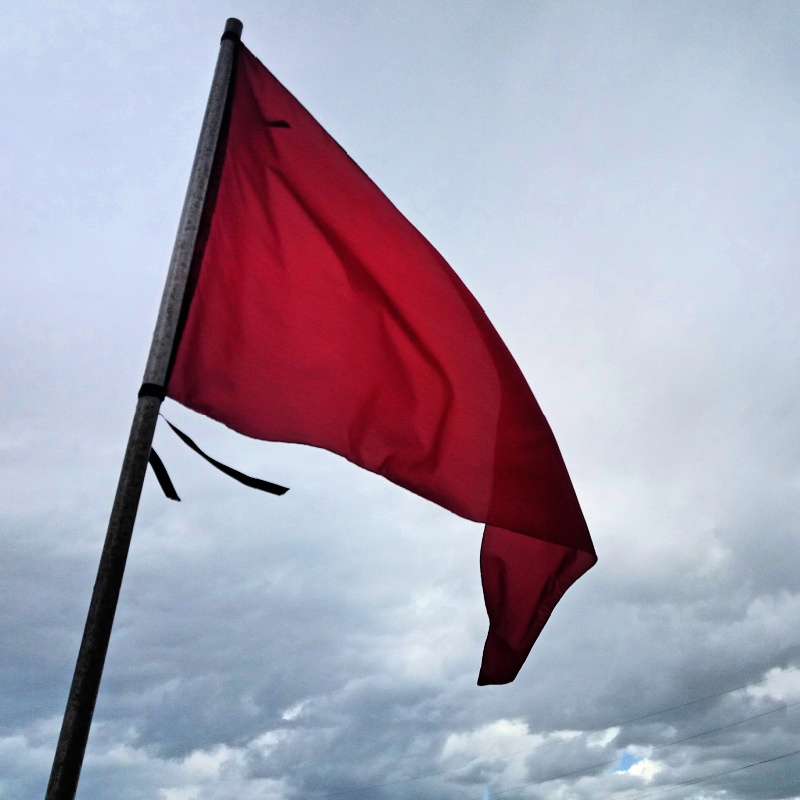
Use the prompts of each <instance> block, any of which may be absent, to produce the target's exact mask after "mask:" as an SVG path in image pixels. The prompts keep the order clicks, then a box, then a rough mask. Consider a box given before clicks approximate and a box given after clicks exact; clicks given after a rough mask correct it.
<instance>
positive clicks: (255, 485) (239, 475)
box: [154, 414, 289, 497]
mask: <svg viewBox="0 0 800 800" xmlns="http://www.w3.org/2000/svg"><path fill="white" fill-rule="evenodd" d="M161 417H162V418H163V420H164V422H166V423H167V425H169V426H170V428H172V430H173V431H175V433H176V434H177V435H178V436H179V437H180V438H181V439H182V440H183V441H184V443H185V444H186V445H188V446H189V447H191V448H192V450H194V451H195V453H197V454H198V455H200V456H202V457H203V458H204V459H205V460H206V461H208V463H209V464H211V465H212V466H215V467H216V468H217V469H218V470H219V471H220V472H224V473H225V474H226V475H228V476H229V477H231V478H233V479H234V480H236V481H239V483H243V484H244V485H245V486H249V487H250V488H251V489H259V490H260V491H262V492H269V493H270V494H276V495H278V496H280V495H282V494H286V492H288V491H289V489H288V487H286V486H279V485H278V484H277V483H270V482H269V481H262V480H261V478H251V477H250V476H249V475H245V474H244V473H243V472H239V470H238V469H233V467H229V466H227V465H226V464H223V463H221V462H220V461H217V460H216V459H215V458H211V456H210V455H208V454H207V453H204V452H203V451H202V450H201V449H200V448H199V447H198V446H197V445H196V444H195V443H194V442H193V441H192V440H191V439H190V438H189V437H188V436H187V435H186V434H185V433H184V432H183V431H182V430H180V429H179V428H176V427H175V426H174V425H173V424H172V423H171V422H170V421H169V420H168V419H167V418H166V417H165V416H164V415H163V414H161ZM154 469H155V468H154ZM173 491H174V490H173ZM167 497H169V495H167Z"/></svg>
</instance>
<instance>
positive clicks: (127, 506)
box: [45, 19, 242, 800]
mask: <svg viewBox="0 0 800 800" xmlns="http://www.w3.org/2000/svg"><path fill="white" fill-rule="evenodd" d="M241 33H242V23H241V22H239V20H237V19H229V20H228V21H227V22H226V24H225V34H224V35H223V39H222V42H221V44H220V51H219V57H218V59H217V66H216V70H215V72H214V79H213V82H212V84H211V93H210V95H209V98H208V105H207V106H206V113H205V117H204V119H203V127H202V129H201V131H200V140H199V142H198V144H197V152H196V153H195V158H194V164H193V165H192V173H191V177H190V178H189V187H188V189H187V190H186V199H185V201H184V204H183V212H182V214H181V220H180V224H179V226H178V234H177V237H176V239H175V247H174V248H173V251H172V259H171V260H170V265H169V272H168V273H167V282H166V285H165V287H164V294H163V296H162V298H161V307H160V309H159V312H158V320H157V322H156V328H155V332H154V334H153V343H152V345H151V347H150V355H149V357H148V359H147V367H146V368H145V373H144V382H145V383H151V384H156V385H158V386H164V383H165V381H166V379H167V370H168V369H169V362H170V358H171V355H172V349H173V345H174V342H175V335H176V332H177V328H178V319H179V316H180V311H181V306H182V303H183V296H184V292H185V288H186V283H187V280H188V277H189V268H190V267H191V262H192V257H193V255H194V249H195V243H196V240H197V232H198V228H199V225H200V217H201V215H202V212H203V205H204V203H205V198H206V191H207V189H208V183H209V177H210V175H211V168H212V164H213V162H214V155H215V153H216V149H217V141H218V140H219V134H220V129H221V127H222V118H223V114H224V111H225V102H226V99H227V96H228V88H229V85H230V78H231V73H232V70H233V62H234V56H235V53H236V44H237V41H238V40H239V38H240V37H241ZM160 406H161V400H160V399H159V398H157V397H140V398H139V401H138V403H137V404H136V412H135V413H134V416H133V425H132V426H131V433H130V436H129V438H128V447H127V449H126V451H125V457H124V459H123V462H122V471H121V473H120V477H119V483H118V484H117V493H116V496H115V497H114V505H113V506H112V509H111V518H110V520H109V523H108V532H107V533H106V540H105V544H104V546H103V553H102V555H101V557H100V565H99V567H98V569H97V579H96V581H95V584H94V591H93V593H92V600H91V603H90V605H89V613H88V615H87V618H86V627H85V628H84V632H83V640H82V641H81V647H80V651H79V652H78V660H77V662H76V664H75V674H74V675H73V678H72V686H71V687H70V691H69V698H68V700H67V708H66V711H65V712H64V721H63V723H62V725H61V734H60V735H59V738H58V745H57V746H56V753H55V757H54V759H53V768H52V770H51V772H50V782H49V784H48V786H47V794H46V796H45V800H73V798H74V797H75V792H76V791H77V788H78V778H79V777H80V772H81V765H82V764H83V755H84V752H85V750H86V742H87V740H88V738H89V729H90V727H91V724H92V715H93V713H94V706H95V701H96V700H97V692H98V689H99V688H100V678H101V676H102V673H103V664H104V662H105V658H106V652H107V650H108V641H109V638H110V637H111V627H112V625H113V623H114V613H115V611H116V608H117V600H118V598H119V592H120V587H121V586H122V575H123V573H124V571H125V561H126V559H127V557H128V549H129V547H130V543H131V535H132V533H133V524H134V522H135V520H136V512H137V510H138V507H139V498H140V496H141V493H142V484H143V483H144V476H145V473H146V471H147V461H148V458H149V456H150V447H151V445H152V442H153V434H154V433H155V429H156V421H157V419H158V410H159V407H160Z"/></svg>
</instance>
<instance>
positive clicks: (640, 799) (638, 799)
mask: <svg viewBox="0 0 800 800" xmlns="http://www.w3.org/2000/svg"><path fill="white" fill-rule="evenodd" d="M796 755H800V750H793V751H792V752H791V753H784V754H783V755H782V756H773V757H772V758H765V759H764V760H763V761H754V762H753V763H752V764H747V765H745V766H744V767H734V768H733V769H726V770H723V771H722V772H715V773H714V774H713V775H705V776H703V777H702V778H692V779H691V780H688V781H681V782H680V783H675V784H673V785H672V786H667V787H666V788H664V789H659V790H658V791H655V792H646V793H644V794H634V795H632V796H630V797H628V798H626V800H644V798H645V797H655V795H657V794H667V792H672V791H674V790H675V789H680V788H681V786H692V785H693V784H695V783H703V781H710V780H711V779H712V778H720V777H722V776H723V775H730V774H732V773H734V772H743V771H744V770H746V769H752V768H753V767H760V766H761V765H762V764H769V763H771V762H772V761H780V760H781V759H782V758H789V757H790V756H796Z"/></svg>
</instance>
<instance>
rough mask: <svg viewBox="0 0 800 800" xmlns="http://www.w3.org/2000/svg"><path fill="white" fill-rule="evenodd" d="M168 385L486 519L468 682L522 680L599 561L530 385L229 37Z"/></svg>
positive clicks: (363, 184)
mask: <svg viewBox="0 0 800 800" xmlns="http://www.w3.org/2000/svg"><path fill="white" fill-rule="evenodd" d="M232 91H233V97H232V101H231V107H230V118H229V123H228V125H229V127H228V129H227V139H226V141H225V144H224V151H223V152H221V153H220V158H221V160H220V165H221V171H220V172H219V176H218V177H219V182H218V185H217V186H216V193H215V199H214V204H213V213H211V215H210V217H209V219H208V228H207V232H206V235H205V236H204V237H203V241H202V249H201V251H198V254H197V257H196V263H195V269H196V273H195V275H194V287H193V291H192V295H191V300H190V304H189V306H188V311H187V313H186V315H185V325H184V328H183V331H182V334H181V337H180V341H179V344H178V346H177V350H176V354H175V359H174V365H173V369H172V373H171V376H170V380H169V385H168V395H169V396H170V397H172V398H174V399H175V400H177V401H179V402H180V403H182V404H184V405H186V406H188V407H189V408H192V409H194V410H196V411H199V412H201V413H203V414H206V415H208V416H210V417H212V418H214V419H216V420H218V421H220V422H223V423H224V424H226V425H228V426H229V427H231V428H233V429H234V430H236V431H239V432H240V433H243V434H246V435H248V436H251V437H254V438H258V439H265V440H270V441H281V442H297V443H303V444H309V445H314V446H317V447H322V448H325V449H327V450H330V451H332V452H334V453H337V454H339V455H341V456H343V457H345V458H347V459H348V460H350V461H351V462H353V463H355V464H357V465H359V466H361V467H363V468H365V469H368V470H370V471H372V472H375V473H378V474H380V475H383V476H385V477H386V478H388V479H389V480H391V481H393V482H394V483H396V484H398V485H400V486H403V487H405V488H406V489H409V490H410V491H412V492H415V493H416V494H418V495H421V496H422V497H425V498H427V499H429V500H432V501H433V502H435V503H438V504H439V505H441V506H443V507H445V508H447V509H450V510H451V511H453V512H455V513H456V514H459V515H461V516H463V517H466V518H468V519H471V520H475V521H478V522H483V523H486V526H487V527H486V529H485V532H484V540H483V545H482V549H481V575H482V579H483V586H484V596H485V599H486V606H487V611H488V614H489V622H490V629H489V635H488V637H487V641H486V645H485V648H484V656H483V664H482V667H481V673H480V676H479V680H478V682H479V683H482V684H486V683H507V682H509V681H511V680H513V679H514V677H515V676H516V674H517V672H518V671H519V668H520V667H521V665H522V663H523V662H524V660H525V658H526V657H527V655H528V652H529V651H530V648H531V646H532V645H533V643H534V641H535V639H536V637H537V636H538V634H539V632H540V631H541V629H542V627H543V625H544V624H545V622H546V620H547V618H548V616H549V615H550V612H551V611H552V609H553V607H554V606H555V604H556V603H557V602H558V600H559V599H560V597H561V596H562V595H563V593H564V592H565V591H566V590H567V588H569V586H570V585H571V584H572V583H573V582H574V581H575V580H577V578H578V577H580V575H582V574H583V573H584V572H585V571H586V570H587V569H589V568H590V567H591V566H592V565H593V564H594V562H595V561H596V556H595V553H594V549H593V546H592V542H591V539H590V536H589V532H588V530H587V527H586V523H585V521H584V518H583V514H582V512H581V509H580V506H579V504H578V500H577V498H576V495H575V492H574V490H573V487H572V483H571V481H570V478H569V475H568V473H567V470H566V467H565V465H564V462H563V459H562V457H561V454H560V452H559V449H558V446H557V444H556V441H555V439H554V437H553V434H552V433H551V431H550V428H549V426H548V424H547V421H546V420H545V418H544V416H543V414H542V412H541V410H540V409H539V406H538V404H537V402H536V400H535V399H534V397H533V394H532V393H531V390H530V389H529V387H528V384H527V382H526V381H525V378H524V377H523V375H522V373H521V371H520V370H519V368H518V366H517V365H516V363H515V361H514V359H513V358H512V356H511V354H510V353H509V351H508V350H507V348H506V347H505V345H504V344H503V342H502V341H501V339H500V337H499V335H498V334H497V332H496V331H495V329H494V328H493V326H492V325H491V323H490V322H489V320H488V319H487V317H486V315H485V313H484V312H483V310H482V309H481V307H480V306H479V305H478V303H477V301H476V300H475V299H474V298H473V296H472V295H471V294H470V292H469V291H468V290H467V288H466V287H465V286H464V284H463V283H462V282H461V281H460V280H459V278H458V277H457V276H456V274H455V273H454V272H453V270H452V269H451V268H450V267H449V265H448V264H447V263H446V262H445V261H444V259H443V258H442V257H441V256H440V255H439V253H438V252H437V251H436V250H435V249H434V248H433V247H432V246H431V245H430V243H429V242H428V241H427V240H426V239H425V238H424V237H423V236H422V235H421V234H420V233H419V232H418V231H417V230H416V229H415V228H414V227H413V226H412V225H411V223H410V222H408V220H406V219H405V217H404V216H403V215H402V214H401V213H400V212H399V211H398V210H397V209H396V208H395V207H394V205H392V203H391V202H390V201H389V200H388V199H387V198H386V196H385V195H384V194H383V193H382V192H381V191H380V190H379V189H378V188H377V186H375V184H374V183H373V182H372V181H371V180H370V179H369V178H368V177H367V176H366V175H365V174H364V173H363V172H362V171H361V169H360V168H359V167H358V166H357V165H356V164H355V163H354V162H353V161H352V160H351V159H350V158H349V156H348V155H347V154H346V153H345V151H344V150H343V149H342V148H341V147H340V146H339V145H338V144H337V143H336V142H335V141H334V140H333V139H332V138H331V137H330V136H329V135H328V134H327V133H326V132H325V131H324V130H323V128H322V127H321V126H320V125H319V124H318V123H317V122H316V121H315V120H314V119H313V117H311V115H310V114H309V113H308V112H307V111H306V110H305V109H304V108H303V106H301V105H300V103H298V101H297V100H296V99H295V98H294V97H293V96H292V95H291V94H290V93H289V92H288V91H287V90H286V89H285V88H284V87H283V86H282V85H281V84H280V83H279V82H278V81H277V80H276V79H275V78H274V76H273V75H272V74H271V73H270V72H269V71H268V70H267V69H266V68H265V67H264V66H263V65H262V64H261V63H260V62H259V61H258V60H257V59H256V58H255V57H254V56H253V55H252V54H251V53H250V52H249V51H248V50H247V49H246V48H245V47H244V46H243V45H240V49H239V54H238V62H237V67H236V72H235V82H234V85H233V86H232Z"/></svg>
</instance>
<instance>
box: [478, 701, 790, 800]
mask: <svg viewBox="0 0 800 800" xmlns="http://www.w3.org/2000/svg"><path fill="white" fill-rule="evenodd" d="M797 705H800V700H796V701H795V702H794V703H787V704H785V705H782V706H778V707H777V708H773V709H771V710H770V711H763V712H762V713H760V714H755V715H754V716H752V717H745V718H744V719H740V720H739V721H738V722H729V723H728V724H727V725H721V726H720V727H718V728H710V729H709V730H707V731H702V732H701V733H693V734H692V735H691V736H685V737H684V738H683V739H677V740H676V741H674V742H667V743H666V744H660V745H658V746H657V747H653V748H651V749H650V752H651V753H654V752H656V751H657V750H664V749H665V748H667V747H674V746H675V745H676V744H683V743H684V742H688V741H691V740H692V739H699V738H700V737H701V736H708V734H710V733H717V732H719V731H724V730H727V729H728V728H734V727H736V726H737V725H743V724H744V723H745V722H751V721H752V720H754V719H760V718H761V717H767V716H769V715H770V714H774V713H776V712H777V711H783V710H785V709H787V708H792V707H793V706H797ZM618 761H619V758H612V759H611V760H610V761H603V762H601V763H599V764H590V765H589V766H588V767H580V768H579V769H573V770H570V771H569V772H562V773H561V774H560V775H553V776H552V777H550V778H544V779H543V780H536V781H529V782H528V783H521V784H519V785H518V786H513V787H512V788H511V789H503V790H502V791H500V792H493V793H492V794H490V795H489V797H499V796H500V795H503V794H508V793H509V792H516V791H517V790H518V789H525V788H527V787H528V786H535V785H536V784H539V783H549V782H550V781H557V780H561V779H562V778H571V777H572V776H573V775H579V774H580V773H581V772H589V771H590V770H593V769H600V768H601V767H609V766H611V765H612V764H616V763H617V762H618ZM475 800H481V798H475Z"/></svg>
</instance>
